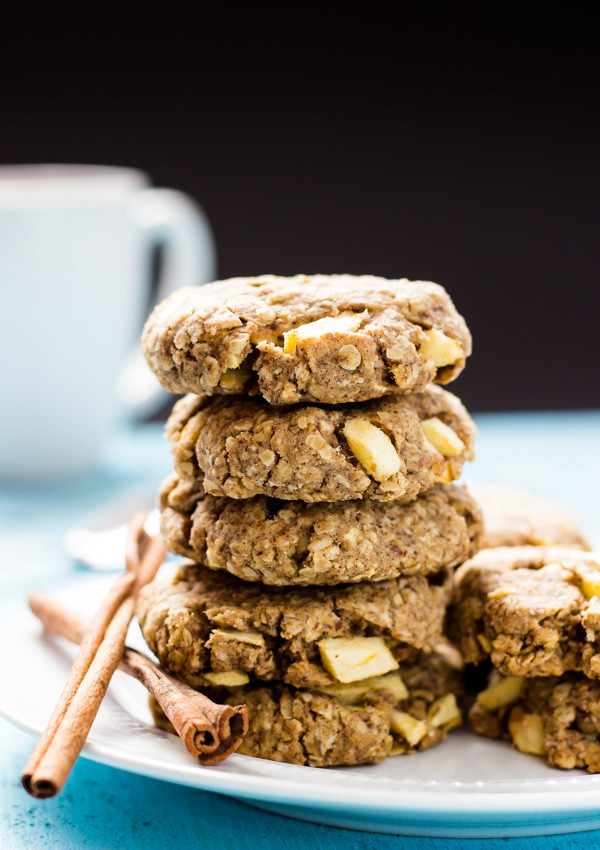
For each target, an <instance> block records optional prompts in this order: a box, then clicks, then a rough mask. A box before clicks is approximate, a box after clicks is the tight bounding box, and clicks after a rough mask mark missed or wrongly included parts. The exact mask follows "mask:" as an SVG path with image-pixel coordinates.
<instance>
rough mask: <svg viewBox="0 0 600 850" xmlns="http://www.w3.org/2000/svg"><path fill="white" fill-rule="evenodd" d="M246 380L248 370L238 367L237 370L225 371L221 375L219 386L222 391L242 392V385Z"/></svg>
mask: <svg viewBox="0 0 600 850" xmlns="http://www.w3.org/2000/svg"><path fill="white" fill-rule="evenodd" d="M247 380H248V370H247V369H244V367H243V366H238V368H237V369H226V370H225V371H224V372H223V374H222V375H221V380H220V381H219V384H220V385H221V386H222V387H223V389H224V390H232V391H235V390H242V389H243V388H244V384H245V383H246V381H247Z"/></svg>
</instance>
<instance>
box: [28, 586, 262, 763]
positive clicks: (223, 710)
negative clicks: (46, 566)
mask: <svg viewBox="0 0 600 850" xmlns="http://www.w3.org/2000/svg"><path fill="white" fill-rule="evenodd" d="M29 606H30V608H31V610H32V611H33V613H34V614H35V616H36V617H37V618H38V619H39V620H40V621H41V622H42V623H43V625H44V627H45V628H46V629H47V630H48V631H50V632H53V633H54V634H59V635H62V636H63V637H65V638H67V640H70V641H72V642H73V643H79V641H80V640H81V638H82V636H83V634H84V633H85V630H86V621H85V619H84V618H82V617H80V616H79V615H78V614H75V613H74V612H72V611H71V610H70V609H68V608H66V607H64V606H62V605H60V604H59V603H57V602H54V601H53V600H51V599H48V598H47V597H46V596H44V595H43V594H41V593H32V594H31V596H30V597H29ZM119 669H120V670H122V671H123V672H124V673H128V674H129V675H130V676H133V677H135V678H136V679H137V680H138V681H140V682H141V683H142V684H143V685H144V687H146V689H147V690H148V691H149V692H150V693H151V694H152V695H153V696H154V697H155V699H156V700H157V701H158V702H159V704H160V706H161V708H162V710H163V711H164V713H165V715H166V716H167V717H168V718H169V720H170V721H171V723H172V724H173V726H174V727H175V730H176V731H177V734H178V735H179V736H180V737H181V738H182V740H183V742H184V743H185V745H186V747H187V749H188V751H189V752H190V753H191V754H192V755H193V756H194V757H195V758H197V759H198V760H199V761H200V763H201V764H204V765H210V764H218V763H219V762H221V761H223V760H224V759H225V758H226V757H227V756H228V755H230V754H231V753H232V752H235V750H237V748H238V747H239V745H240V744H241V742H242V738H243V736H244V735H245V734H246V732H247V731H248V712H247V709H246V706H245V705H241V706H235V707H232V706H229V705H218V704H216V703H213V702H212V701H211V700H209V699H208V697H206V696H204V695H203V694H199V693H198V692H197V691H195V690H193V688H190V687H189V686H188V685H186V684H184V683H183V682H180V681H178V680H177V679H175V678H173V677H172V676H170V675H169V674H168V673H166V672H165V671H164V670H163V669H162V668H161V667H159V665H158V664H155V663H154V661H152V660H151V659H150V658H148V657H147V656H146V655H144V654H143V653H141V652H138V651H137V650H135V649H130V648H129V647H125V651H124V653H123V658H122V659H121V662H120V663H119ZM209 718H210V719H209Z"/></svg>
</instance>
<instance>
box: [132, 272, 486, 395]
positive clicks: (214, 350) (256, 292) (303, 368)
mask: <svg viewBox="0 0 600 850" xmlns="http://www.w3.org/2000/svg"><path fill="white" fill-rule="evenodd" d="M142 347H143V351H144V354H145V356H146V359H147V361H148V363H149V364H150V367H151V368H152V370H153V371H154V373H155V374H156V376H157V377H158V380H159V381H160V383H161V384H162V385H163V386H164V387H166V389H168V390H170V391H171V392H174V393H187V392H192V393H197V394H203V395H214V394H230V393H233V394H237V393H252V394H260V395H261V396H262V397H263V398H264V399H266V400H267V401H268V402H269V404H293V403H296V402H300V401H304V402H306V401H316V402H323V403H326V404H339V403H341V402H348V401H365V400H367V399H371V398H377V397H379V396H382V395H385V394H387V393H393V392H395V393H398V392H403V393H412V392H421V391H422V390H424V389H425V387H426V386H427V385H428V384H429V383H431V382H432V381H437V382H439V383H447V382H448V381H451V380H452V379H453V378H455V377H456V376H457V375H458V374H459V373H460V372H461V371H462V369H463V367H464V365H465V359H466V357H467V356H468V355H469V354H470V353H471V336H470V334H469V330H468V328H467V326H466V324H465V321H464V319H463V318H462V316H460V315H459V314H458V313H457V311H456V309H455V307H454V305H453V304H452V301H451V300H450V297H449V296H448V294H447V292H446V291H445V290H444V289H443V287H441V286H439V285H438V284H436V283H428V282H423V281H414V282H411V281H408V280H386V279H384V278H381V277H373V276H370V275H363V276H358V277H357V276H353V275H312V276H306V275H296V276H295V277H277V276H275V275H263V276H261V277H256V278H233V279H230V280H222V281H216V282H215V283H210V284H207V285H206V286H200V287H189V288H185V289H181V290H179V291H177V292H175V293H173V294H172V295H170V296H169V297H168V298H166V299H165V300H164V301H163V302H161V303H160V304H159V305H158V306H157V307H155V309H154V311H153V312H152V314H151V315H150V317H149V318H148V321H147V323H146V327H145V329H144V332H143V336H142Z"/></svg>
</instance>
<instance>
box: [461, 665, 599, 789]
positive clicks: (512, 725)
mask: <svg viewBox="0 0 600 850" xmlns="http://www.w3.org/2000/svg"><path fill="white" fill-rule="evenodd" d="M469 723H470V725H471V727H472V728H473V729H474V730H475V731H476V732H478V733H479V734H480V735H485V736H487V737H488V738H504V739H506V740H508V741H512V742H513V744H514V745H515V746H516V747H517V749H519V750H521V752H524V753H529V754H531V755H537V756H541V757H542V758H544V759H546V761H547V762H548V764H550V765H552V766H553V767H560V768H563V769H571V768H575V767H579V768H585V769H586V770H588V771H589V772H590V773H600V682H599V681H598V680H591V679H588V678H586V677H585V676H583V675H582V674H581V673H565V674H564V675H563V676H547V677H537V676H534V677H532V678H524V677H519V678H517V677H501V676H499V674H498V672H497V671H493V672H492V674H491V676H490V682H489V684H488V687H487V688H486V689H485V690H484V691H482V692H481V693H480V694H479V695H478V697H477V700H476V702H475V703H474V704H473V706H472V707H471V709H470V711H469Z"/></svg>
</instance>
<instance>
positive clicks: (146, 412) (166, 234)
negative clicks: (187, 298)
mask: <svg viewBox="0 0 600 850" xmlns="http://www.w3.org/2000/svg"><path fill="white" fill-rule="evenodd" d="M130 213H131V217H132V218H133V220H134V222H135V223H136V224H137V225H138V226H139V227H140V229H141V230H142V231H144V233H145V234H146V237H147V242H148V244H149V246H150V247H153V246H154V247H161V248H163V249H164V250H163V257H162V268H161V273H160V278H159V281H158V286H157V290H156V297H155V298H154V303H153V304H151V305H149V307H148V310H149V309H150V308H151V307H153V306H154V304H155V303H156V302H157V301H160V300H162V299H163V298H166V296H167V295H168V294H169V293H170V292H173V291H174V290H175V289H179V288H181V287H183V286H199V285H201V284H204V283H208V282H209V281H211V280H213V279H214V277H215V274H216V250H215V243H214V238H213V234H212V230H211V227H210V224H209V222H208V219H207V218H206V215H205V214H204V212H203V211H202V209H201V207H200V206H198V204H196V203H195V202H194V201H193V200H192V199H191V198H190V197H189V196H188V195H185V194H184V193H183V192H178V191H177V190H175V189H159V188H156V187H153V186H150V187H148V188H147V189H142V190H140V191H139V192H138V193H137V194H136V195H134V197H133V198H132V201H131V208H130ZM117 394H118V397H119V401H120V403H121V407H122V408H123V409H124V412H125V415H126V416H127V417H129V418H134V419H135V418H143V417H146V416H150V415H151V414H152V413H155V412H156V411H157V410H158V409H159V408H160V406H161V405H162V404H163V403H164V402H165V401H166V399H167V398H168V397H169V396H170V395H171V394H170V393H168V392H167V390H165V389H163V388H162V387H161V386H160V384H159V383H158V381H157V380H156V376H155V375H154V374H153V372H152V371H151V369H150V367H149V366H148V364H147V363H146V361H145V359H144V357H143V355H142V353H141V350H140V346H139V343H138V344H137V345H136V346H135V347H134V349H133V350H132V351H131V352H130V354H129V355H128V357H127V358H126V360H125V363H124V365H123V368H122V369H121V373H120V375H119V378H118V381H117Z"/></svg>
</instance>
